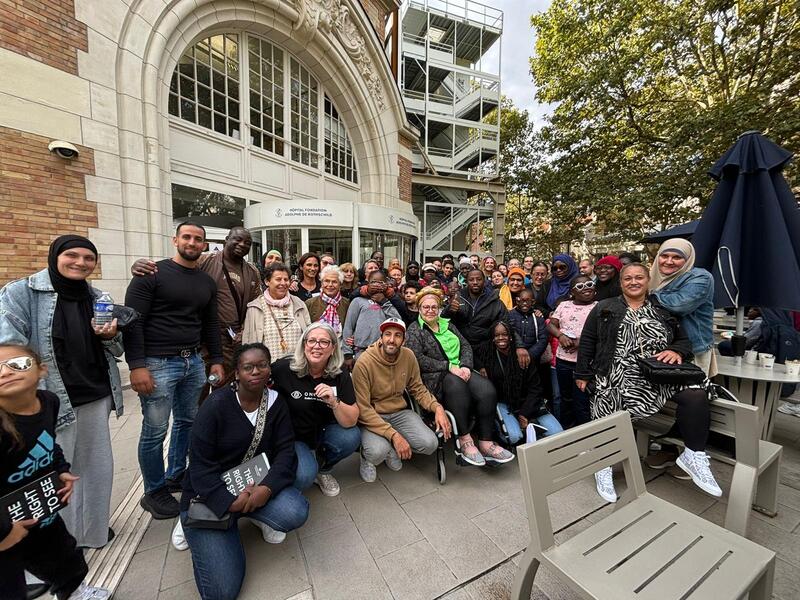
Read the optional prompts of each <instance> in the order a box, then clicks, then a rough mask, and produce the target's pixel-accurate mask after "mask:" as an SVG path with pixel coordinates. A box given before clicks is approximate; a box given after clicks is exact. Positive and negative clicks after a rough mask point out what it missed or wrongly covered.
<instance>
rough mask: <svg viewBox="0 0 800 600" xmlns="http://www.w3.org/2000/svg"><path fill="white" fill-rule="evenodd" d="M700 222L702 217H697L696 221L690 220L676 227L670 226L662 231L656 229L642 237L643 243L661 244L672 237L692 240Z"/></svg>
mask: <svg viewBox="0 0 800 600" xmlns="http://www.w3.org/2000/svg"><path fill="white" fill-rule="evenodd" d="M699 222H700V219H695V220H694V221H689V222H688V223H681V224H680V225H676V226H675V227H670V228H668V229H664V230H662V231H656V232H654V233H651V234H649V235H647V236H646V237H643V238H642V243H643V244H661V243H663V242H666V241H667V240H671V239H672V238H683V239H685V240H691V239H692V236H693V235H694V231H695V229H697V224H698V223H699Z"/></svg>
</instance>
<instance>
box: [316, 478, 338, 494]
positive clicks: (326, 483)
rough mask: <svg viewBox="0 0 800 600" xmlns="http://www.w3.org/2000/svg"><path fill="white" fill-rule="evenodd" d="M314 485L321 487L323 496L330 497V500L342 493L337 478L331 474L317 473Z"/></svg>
mask: <svg viewBox="0 0 800 600" xmlns="http://www.w3.org/2000/svg"><path fill="white" fill-rule="evenodd" d="M314 483H316V484H317V485H318V486H319V491H320V492H322V495H323V496H328V497H329V498H332V497H333V496H338V495H339V492H340V491H341V488H340V487H339V482H338V481H336V477H334V476H333V475H331V474H330V473H317V476H316V477H315V478H314Z"/></svg>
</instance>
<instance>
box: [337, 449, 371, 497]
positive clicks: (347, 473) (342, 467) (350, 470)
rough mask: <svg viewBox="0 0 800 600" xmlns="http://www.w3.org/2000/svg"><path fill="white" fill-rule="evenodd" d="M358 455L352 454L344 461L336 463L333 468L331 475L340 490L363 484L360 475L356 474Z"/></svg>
mask: <svg viewBox="0 0 800 600" xmlns="http://www.w3.org/2000/svg"><path fill="white" fill-rule="evenodd" d="M358 466H359V454H358V452H354V453H353V454H351V455H350V456H348V457H347V458H345V459H344V460H342V461H340V462H338V463H336V465H335V466H334V467H333V471H332V473H331V474H332V475H333V476H334V477H336V480H337V481H338V482H339V487H340V488H341V489H343V490H344V489H347V488H349V487H350V486H353V485H359V484H361V483H364V481H363V480H362V479H361V475H359V474H358Z"/></svg>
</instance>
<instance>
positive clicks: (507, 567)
mask: <svg viewBox="0 0 800 600" xmlns="http://www.w3.org/2000/svg"><path fill="white" fill-rule="evenodd" d="M517 571H518V568H517V567H516V566H515V565H514V564H513V563H512V562H511V561H509V562H506V563H503V564H502V565H500V566H499V567H497V568H496V569H492V570H491V571H490V572H489V573H487V574H486V575H484V576H483V577H480V578H479V579H476V580H475V581H472V582H470V583H468V584H467V585H466V586H464V590H465V591H466V592H467V593H468V594H469V595H470V596H472V598H474V599H475V600H479V599H480V600H506V599H507V598H509V597H510V595H511V586H512V585H513V583H514V576H515V575H516V574H517Z"/></svg>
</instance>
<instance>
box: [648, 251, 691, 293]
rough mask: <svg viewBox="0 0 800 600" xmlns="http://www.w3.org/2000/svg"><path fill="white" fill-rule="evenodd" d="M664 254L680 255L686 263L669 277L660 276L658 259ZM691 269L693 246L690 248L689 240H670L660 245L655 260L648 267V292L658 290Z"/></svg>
mask: <svg viewBox="0 0 800 600" xmlns="http://www.w3.org/2000/svg"><path fill="white" fill-rule="evenodd" d="M664 252H677V253H678V254H682V255H683V256H684V257H685V258H686V262H685V263H683V266H682V267H681V268H680V269H678V270H677V271H675V272H674V273H672V274H671V275H662V274H661V271H659V269H658V257H659V256H661V255H662V254H663V253H664ZM693 267H694V246H692V243H691V242H690V241H689V240H684V239H683V238H672V239H670V240H667V241H666V242H664V243H663V244H661V247H660V248H659V249H658V254H656V260H654V261H653V266H652V267H650V291H654V290H660V289H661V288H663V287H664V286H666V285H668V284H669V283H670V282H671V281H674V280H675V279H677V278H678V277H680V276H681V275H683V274H684V273H688V272H689V271H691V270H692V268H693Z"/></svg>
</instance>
